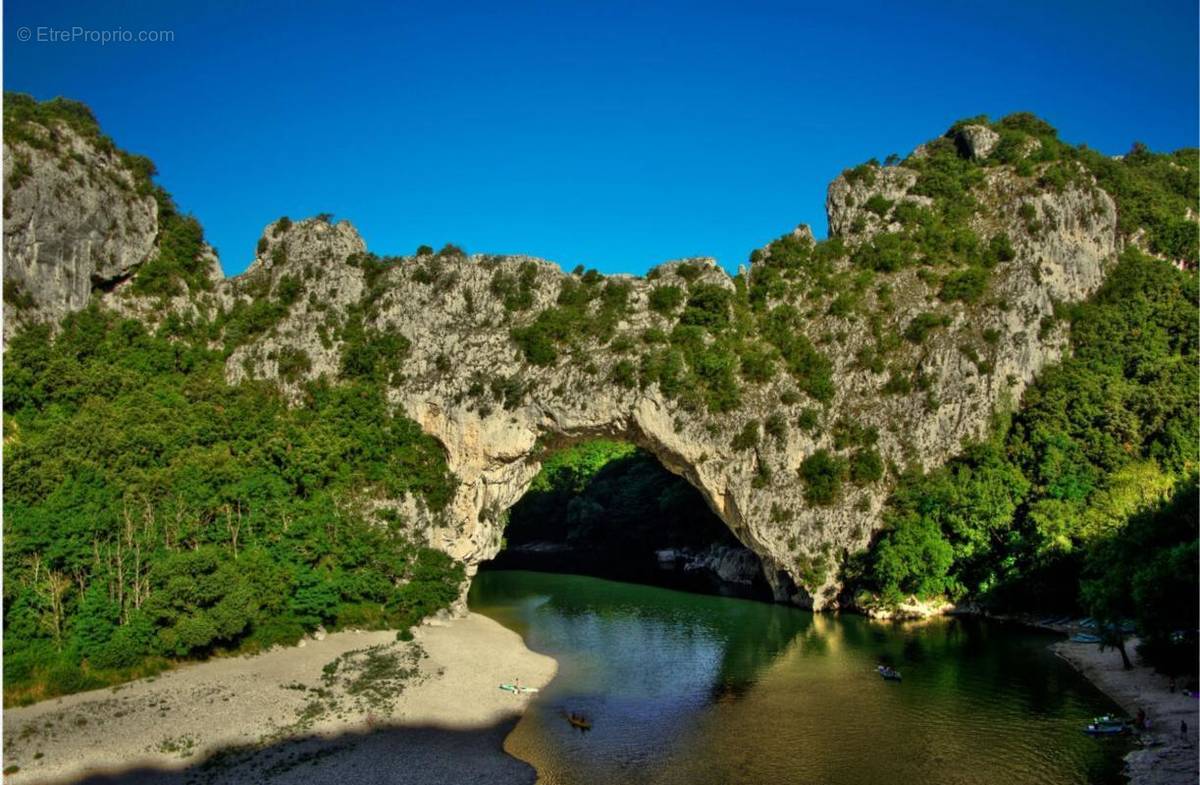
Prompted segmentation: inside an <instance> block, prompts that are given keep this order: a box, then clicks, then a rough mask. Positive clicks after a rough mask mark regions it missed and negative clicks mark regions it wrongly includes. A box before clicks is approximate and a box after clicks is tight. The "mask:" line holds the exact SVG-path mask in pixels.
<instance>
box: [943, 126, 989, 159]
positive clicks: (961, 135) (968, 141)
mask: <svg viewBox="0 0 1200 785" xmlns="http://www.w3.org/2000/svg"><path fill="white" fill-rule="evenodd" d="M954 143H955V144H956V145H958V149H959V152H960V153H961V154H962V155H963V156H965V157H967V158H975V159H979V158H987V157H988V156H989V155H990V154H991V152H992V150H994V149H995V148H996V145H997V144H999V143H1000V134H998V133H996V132H995V131H993V130H992V129H991V128H988V127H987V126H986V125H964V126H963V127H962V128H959V129H958V132H957V133H956V134H955V135H954Z"/></svg>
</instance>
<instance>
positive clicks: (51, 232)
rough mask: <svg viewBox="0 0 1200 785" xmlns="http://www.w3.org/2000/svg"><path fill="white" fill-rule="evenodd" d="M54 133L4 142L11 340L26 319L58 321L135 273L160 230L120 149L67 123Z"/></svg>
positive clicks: (151, 201) (7, 316)
mask: <svg viewBox="0 0 1200 785" xmlns="http://www.w3.org/2000/svg"><path fill="white" fill-rule="evenodd" d="M46 133H47V134H48V133H49V131H46ZM55 134H56V139H55V145H54V146H51V147H46V148H35V147H32V146H30V145H27V144H16V145H12V146H10V145H8V144H5V146H4V182H5V185H6V187H5V191H4V299H5V305H6V308H5V319H4V341H5V343H6V344H7V342H8V339H9V337H10V336H11V335H12V334H13V332H14V331H15V330H17V329H19V328H20V327H21V326H23V325H26V324H31V323H54V322H57V321H58V320H59V319H61V318H62V317H63V316H65V315H66V314H68V313H71V312H73V311H78V310H80V309H82V308H84V307H85V306H86V305H87V304H88V302H89V300H90V299H91V297H92V295H93V293H95V292H104V291H106V290H110V289H112V288H114V287H116V286H117V285H119V284H120V283H121V282H123V281H125V280H127V279H128V278H129V277H130V276H131V275H132V273H133V271H134V270H135V269H136V268H137V266H138V265H139V264H141V263H143V262H145V261H146V260H147V259H149V258H150V256H151V254H152V253H153V251H154V247H155V241H156V238H157V235H158V205H157V203H156V202H155V200H154V197H153V196H152V195H139V194H138V193H137V191H136V190H135V185H136V183H135V179H134V176H133V174H132V173H131V172H130V171H129V169H128V168H127V167H126V166H125V165H124V164H123V162H122V161H121V158H120V156H119V155H118V154H117V153H116V152H113V151H106V150H101V149H97V148H96V147H95V146H94V145H93V144H92V143H90V142H89V141H88V140H87V139H85V138H84V137H83V136H81V135H80V134H77V133H75V132H74V131H72V130H71V129H70V128H68V127H66V126H62V127H59V128H56V129H55Z"/></svg>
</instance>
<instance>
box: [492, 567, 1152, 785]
mask: <svg viewBox="0 0 1200 785" xmlns="http://www.w3.org/2000/svg"><path fill="white" fill-rule="evenodd" d="M470 606H471V609H472V610H474V611H476V612H479V613H483V614H486V615H488V616H490V617H492V618H494V619H496V620H497V621H499V622H501V623H502V624H504V625H506V626H508V627H510V628H511V629H514V630H516V631H517V632H519V633H520V634H521V635H522V636H523V637H524V638H525V641H526V643H527V645H528V646H529V647H530V648H532V649H535V650H537V651H541V652H544V653H546V654H549V655H551V656H553V657H554V658H555V659H557V660H558V663H559V672H558V676H557V677H556V678H555V680H554V681H553V682H552V683H551V685H550V686H549V687H548V688H547V689H546V690H544V691H543V692H542V694H541V695H539V697H538V699H537V700H536V701H535V702H534V703H533V704H532V705H531V707H530V710H529V711H528V712H527V713H526V715H525V716H524V718H522V720H521V721H520V722H519V723H518V725H517V727H516V729H515V730H514V731H513V732H512V734H511V735H510V736H509V738H508V740H507V742H506V745H505V747H506V749H507V750H508V751H509V752H510V753H512V754H513V755H515V756H516V757H518V758H521V759H522V760H526V761H529V762H530V763H532V764H533V765H534V766H535V767H536V768H537V770H538V773H539V777H540V780H539V781H540V782H543V783H547V785H568V784H573V783H588V784H589V785H591V784H593V783H597V784H600V785H605V784H607V783H633V782H637V783H663V784H666V783H672V784H675V783H678V784H680V785H682V784H683V783H688V784H691V783H739V785H742V784H744V785H754V784H755V783H771V784H772V785H775V784H777V783H797V784H799V783H814V785H815V784H816V783H820V784H821V785H881V784H883V785H902V784H903V783H954V784H955V785H975V784H976V783H978V785H985V784H986V785H993V784H994V783H1001V784H1003V785H1017V783H1047V784H1048V785H1050V784H1054V783H1118V782H1122V781H1123V779H1122V778H1121V777H1120V773H1119V772H1120V768H1121V761H1120V758H1121V756H1122V755H1123V754H1124V753H1125V752H1126V751H1128V748H1127V747H1125V746H1124V745H1125V742H1123V741H1120V740H1112V739H1092V738H1089V737H1087V736H1084V735H1083V733H1082V732H1081V729H1082V727H1083V725H1084V724H1085V721H1086V720H1087V719H1088V718H1089V717H1091V716H1094V715H1096V714H1103V713H1106V712H1109V711H1114V710H1115V709H1116V707H1115V706H1114V705H1113V704H1112V703H1111V702H1109V701H1108V699H1107V698H1105V697H1104V696H1103V695H1102V694H1101V693H1100V692H1098V691H1097V690H1096V689H1095V688H1093V687H1092V686H1091V685H1090V684H1088V683H1087V682H1086V681H1084V680H1083V679H1081V678H1080V677H1079V676H1078V675H1077V674H1076V673H1075V672H1074V671H1073V670H1071V668H1070V667H1069V666H1067V665H1066V664H1065V663H1063V662H1062V661H1060V660H1059V659H1058V658H1056V657H1055V656H1053V654H1051V653H1050V652H1049V651H1048V650H1047V646H1048V644H1050V643H1051V642H1053V640H1054V638H1053V637H1052V636H1049V635H1045V634H1041V633H1038V632H1035V631H1030V630H1028V629H1025V628H1022V627H1018V626H1013V625H1006V624H1000V623H994V622H986V621H981V620H975V619H946V620H939V621H934V622H930V623H925V624H920V625H883V624H878V623H872V622H869V621H867V620H866V619H863V618H861V617H857V616H843V617H837V618H835V617H831V616H824V615H813V614H811V613H807V612H805V611H801V610H797V609H794V608H788V607H784V606H780V605H770V604H766V603H759V602H752V601H747V600H736V599H728V598H722V597H712V596H703V595H697V594H687V593H683V592H677V591H670V590H667V589H659V588H654V587H650V586H642V585H635V584H627V583H616V582H613V581H605V580H601V579H597V578H589V577H584V576H578V575H556V574H551V573H536V572H520V571H503V570H501V571H493V572H481V573H480V574H479V575H478V576H477V577H476V578H475V582H474V585H473V586H472V587H471V595H470ZM881 662H884V663H888V664H892V665H894V666H895V667H897V668H898V669H899V670H900V671H901V672H902V674H903V682H902V683H898V684H897V683H893V682H885V681H883V680H882V679H880V677H879V676H878V674H877V673H876V671H875V668H876V665H878V664H879V663H881ZM520 675H521V674H513V676H514V678H518V677H520ZM564 711H574V712H582V713H584V714H585V715H587V716H588V717H589V718H590V719H591V720H592V722H593V728H592V730H590V731H588V732H580V731H578V730H575V729H573V728H572V727H570V725H569V724H568V723H567V722H566V720H565V719H564V716H563V712H564Z"/></svg>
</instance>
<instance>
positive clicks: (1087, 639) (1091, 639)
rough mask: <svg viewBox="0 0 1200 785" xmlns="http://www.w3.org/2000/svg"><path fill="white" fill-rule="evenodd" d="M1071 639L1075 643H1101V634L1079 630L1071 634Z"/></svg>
mask: <svg viewBox="0 0 1200 785" xmlns="http://www.w3.org/2000/svg"><path fill="white" fill-rule="evenodd" d="M1071 640H1072V642H1074V643H1099V642H1100V636H1099V635H1090V634H1088V633H1086V632H1078V633H1075V634H1074V635H1072V636H1071Z"/></svg>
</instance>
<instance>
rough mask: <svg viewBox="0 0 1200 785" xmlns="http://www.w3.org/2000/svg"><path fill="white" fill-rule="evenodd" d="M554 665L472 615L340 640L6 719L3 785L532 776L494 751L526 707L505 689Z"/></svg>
mask: <svg viewBox="0 0 1200 785" xmlns="http://www.w3.org/2000/svg"><path fill="white" fill-rule="evenodd" d="M331 663H335V664H331ZM555 669H556V665H555V662H554V660H552V659H550V658H549V657H545V656H543V655H540V654H537V653H534V652H531V651H529V650H528V649H527V648H525V645H524V643H523V642H522V640H521V638H520V636H518V635H517V634H516V633H514V632H512V631H510V630H508V629H505V628H504V627H502V626H501V625H500V624H498V623H496V622H494V621H492V620H491V619H488V618H486V617H483V616H479V615H477V614H470V615H469V616H467V617H466V618H463V619H457V620H454V621H450V622H445V623H441V624H434V625H429V626H424V627H421V628H420V629H418V630H417V631H416V638H415V640H414V641H413V642H412V643H403V642H399V641H397V640H396V634H395V633H394V632H340V633H334V634H331V635H328V636H326V637H325V638H324V639H323V640H307V641H304V642H303V643H302V644H301V645H300V646H296V647H291V648H287V649H277V650H274V651H270V652H267V653H265V654H260V655H256V656H253V657H241V658H227V659H219V660H213V661H210V662H205V663H200V664H197V665H193V666H188V667H184V668H180V669H179V670H175V671H171V672H169V673H166V674H163V675H161V676H159V677H157V678H154V679H144V680H141V681H137V682H132V683H130V684H127V685H123V686H121V687H118V688H114V689H105V690H97V691H93V692H87V693H80V694H77V695H71V696H67V697H64V698H60V699H55V700H49V701H45V702H43V703H39V704H36V705H33V706H27V707H23V708H18V709H10V710H6V711H5V712H4V766H5V767H12V766H19V767H20V770H19V771H18V772H16V773H15V774H10V775H9V776H6V777H5V783H13V785H17V784H18V783H34V782H61V781H74V780H77V779H81V778H85V777H86V778H89V781H91V778H95V781H97V782H117V781H121V782H125V781H128V782H164V783H166V782H169V783H183V782H193V781H203V782H230V783H232V782H270V783H291V782H297V783H299V782H304V783H309V784H311V783H315V782H364V783H365V782H377V783H443V782H444V783H461V782H488V783H492V782H496V783H503V782H530V783H531V782H533V780H534V771H533V769H532V768H530V767H529V766H527V765H526V764H524V763H521V762H520V761H517V760H515V759H513V758H511V757H509V756H508V755H506V754H505V753H504V752H503V750H502V743H503V739H504V737H505V735H507V733H508V731H509V730H510V729H511V727H512V725H513V724H514V723H515V722H516V720H517V719H518V718H519V716H520V713H521V711H522V710H523V709H524V707H525V705H526V703H527V702H528V700H529V699H528V698H526V697H518V696H515V695H513V694H511V693H508V692H504V691H501V690H500V689H498V685H499V684H500V683H501V682H507V681H511V680H512V679H514V678H520V679H521V682H522V684H525V685H529V686H539V687H540V686H544V685H545V684H546V683H548V682H549V681H550V679H551V678H552V677H553V675H554V672H555Z"/></svg>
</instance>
